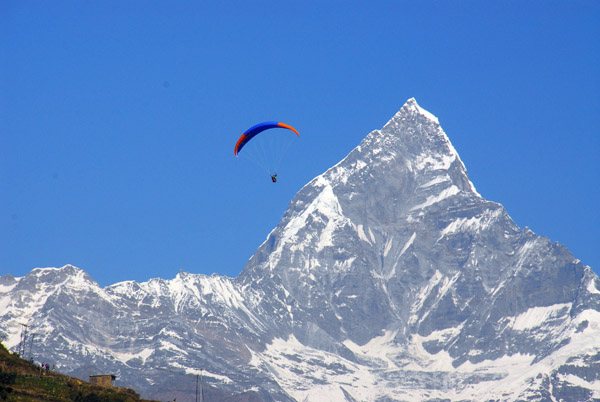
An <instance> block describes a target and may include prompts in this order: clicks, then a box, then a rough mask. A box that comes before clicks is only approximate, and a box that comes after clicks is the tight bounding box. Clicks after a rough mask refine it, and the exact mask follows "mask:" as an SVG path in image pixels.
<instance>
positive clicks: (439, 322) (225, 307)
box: [0, 99, 600, 402]
mask: <svg viewBox="0 0 600 402" xmlns="http://www.w3.org/2000/svg"><path fill="white" fill-rule="evenodd" d="M599 289H600V280H599V279H598V277H597V276H596V275H595V274H594V273H593V271H592V270H591V269H590V268H589V267H585V266H583V264H582V263H581V262H580V261H579V260H577V259H576V258H574V257H573V256H572V255H571V254H570V253H569V251H568V250H567V249H566V248H565V247H564V246H561V245H559V244H557V243H552V242H550V240H549V239H546V238H543V237H540V236H537V235H536V234H535V233H533V232H532V231H530V230H528V229H525V230H521V229H520V228H519V227H518V226H517V225H516V224H515V223H514V222H513V221H512V220H511V219H510V217H509V215H508V214H507V212H506V211H505V210H504V208H503V207H502V206H501V205H499V204H497V203H495V202H491V201H487V200H485V199H483V197H481V196H480V195H479V194H478V193H477V192H476V191H475V188H474V186H473V185H472V183H471V182H470V180H469V178H468V175H467V171H466V168H465V166H464V164H463V163H462V161H461V160H460V157H459V156H458V153H457V152H456V150H455V149H454V147H453V146H452V144H451V142H450V140H449V139H448V136H447V135H446V134H445V133H444V131H443V130H442V128H441V126H440V124H439V121H438V119H437V118H436V117H435V116H434V115H432V114H431V113H429V112H427V111H426V110H425V109H423V108H422V107H420V106H419V105H418V104H417V102H416V100H414V99H409V100H408V101H407V102H406V103H405V105H404V106H403V107H402V108H401V109H400V110H399V111H398V112H397V113H396V114H395V115H394V116H393V117H392V119H390V120H389V121H388V122H387V123H386V124H385V125H384V126H383V127H382V128H381V129H379V130H375V131H372V132H371V133H369V134H368V135H367V136H366V137H365V138H364V140H363V141H362V142H361V143H360V144H359V145H358V146H357V147H356V148H355V149H354V150H352V151H351V152H350V153H349V154H348V155H347V156H346V157H345V158H344V159H343V160H342V161H340V162H339V163H338V164H336V165H335V166H333V167H331V168H330V169H328V170H327V171H326V172H324V173H323V174H321V175H319V176H318V177H316V178H315V179H313V180H312V181H310V182H309V183H308V184H307V185H306V186H304V187H303V188H302V189H301V190H300V191H299V192H298V193H297V194H296V196H295V197H294V198H293V199H292V201H291V202H290V204H289V207H288V209H287V211H286V212H285V214H284V216H283V218H282V220H281V222H280V223H279V225H278V226H277V227H275V228H274V229H273V230H272V231H271V233H270V234H269V235H268V237H267V239H266V241H265V242H264V243H263V244H262V245H261V246H260V247H259V249H258V250H257V252H256V253H255V255H254V256H253V257H252V258H251V259H250V260H249V262H248V264H247V265H246V267H245V268H244V270H243V271H242V273H241V274H240V276H239V277H237V278H227V277H221V276H218V275H212V276H205V275H196V274H189V273H185V272H180V273H178V274H177V275H176V276H175V277H174V278H173V279H161V278H155V279H150V280H148V281H146V282H143V283H137V282H134V281H128V282H121V283H118V284H114V285H111V286H108V287H106V288H104V289H102V288H100V287H98V285H97V284H96V283H95V282H94V281H93V280H91V278H89V277H88V276H87V275H86V274H85V273H84V272H83V271H81V270H79V269H77V268H74V267H70V266H67V267H63V268H61V269H38V270H34V271H32V272H31V273H30V274H28V275H27V276H25V277H23V278H12V277H10V276H5V277H1V278H0V325H1V326H0V330H2V332H3V333H4V334H5V335H6V336H7V341H6V343H7V344H8V346H10V347H12V348H15V347H16V346H17V345H18V343H19V340H20V335H21V334H22V332H21V331H22V328H21V326H20V323H23V322H26V323H28V324H29V327H28V328H29V331H31V332H32V333H34V332H35V333H36V334H39V338H36V339H43V345H44V348H43V349H42V348H39V349H37V350H36V349H34V350H36V351H35V352H34V353H33V356H34V358H36V359H39V360H42V359H43V360H44V361H48V360H51V361H56V363H57V367H58V368H59V370H60V371H64V372H68V373H71V374H74V375H78V376H81V377H82V378H87V375H89V374H95V373H97V372H113V373H116V374H118V376H119V378H120V379H123V385H127V386H131V387H134V388H136V389H138V390H140V391H142V393H143V394H144V395H145V396H148V397H152V398H156V399H172V398H173V397H177V398H178V400H180V401H186V400H188V401H192V400H194V391H195V386H196V382H195V381H194V380H190V378H196V375H198V374H202V375H203V379H204V380H203V381H204V383H203V386H204V387H205V390H206V394H205V395H206V397H207V399H209V400H225V399H226V400H236V398H237V400H255V401H322V400H329V401H340V402H341V401H358V400H361V401H389V400H407V401H427V400H429V401H439V400H464V401H479V400H503V401H527V400H530V401H552V400H577V401H588V400H589V401H591V400H597V399H598V398H599V397H600V380H599V379H600V363H599V359H598V356H600V341H599V340H600V290H599ZM42 350H43V351H42ZM42 353H43V358H42ZM190 376H193V377H190ZM232 395H237V396H234V397H232ZM231 398H233V399H231Z"/></svg>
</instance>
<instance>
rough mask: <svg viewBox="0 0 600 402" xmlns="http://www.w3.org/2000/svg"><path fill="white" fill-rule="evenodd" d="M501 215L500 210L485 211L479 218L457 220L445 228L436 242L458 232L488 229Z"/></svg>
mask: <svg viewBox="0 0 600 402" xmlns="http://www.w3.org/2000/svg"><path fill="white" fill-rule="evenodd" d="M500 214H501V210H499V209H498V210H493V211H490V210H486V211H485V212H484V213H483V214H482V215H481V216H474V217H472V218H458V219H456V220H455V221H453V222H451V223H450V224H449V225H448V226H446V227H445V228H444V229H443V230H442V233H441V236H440V237H439V239H438V240H440V239H441V238H443V237H444V236H446V235H449V234H452V233H459V232H479V231H483V230H485V229H487V228H489V227H490V226H491V225H492V224H493V223H494V222H495V221H496V219H497V218H498V216H499V215H500Z"/></svg>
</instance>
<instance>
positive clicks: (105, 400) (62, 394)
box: [0, 343, 145, 402]
mask: <svg viewBox="0 0 600 402" xmlns="http://www.w3.org/2000/svg"><path fill="white" fill-rule="evenodd" d="M0 401H26V402H37V401H44V402H54V401H55V402H63V401H64V402H67V401H75V402H144V401H145V400H144V399H140V397H139V395H138V394H137V393H136V392H135V391H133V390H131V389H127V388H105V387H100V386H97V385H92V384H90V383H88V382H85V381H82V380H80V379H77V378H73V377H69V376H66V375H62V374H58V373H55V372H52V371H47V370H41V368H40V366H38V365H36V364H33V363H30V362H28V361H26V360H24V359H21V358H20V357H19V356H17V355H16V354H11V353H10V352H9V351H8V350H7V349H6V348H5V347H4V345H2V344H1V343H0Z"/></svg>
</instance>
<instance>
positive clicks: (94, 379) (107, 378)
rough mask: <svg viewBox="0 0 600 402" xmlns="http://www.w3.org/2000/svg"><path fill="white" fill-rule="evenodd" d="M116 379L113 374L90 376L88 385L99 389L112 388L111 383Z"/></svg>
mask: <svg viewBox="0 0 600 402" xmlns="http://www.w3.org/2000/svg"><path fill="white" fill-rule="evenodd" d="M116 378H117V376H116V375H114V374H100V375H91V376H90V384H94V385H99V386H101V387H109V388H110V387H112V386H113V381H114V380H115V379H116Z"/></svg>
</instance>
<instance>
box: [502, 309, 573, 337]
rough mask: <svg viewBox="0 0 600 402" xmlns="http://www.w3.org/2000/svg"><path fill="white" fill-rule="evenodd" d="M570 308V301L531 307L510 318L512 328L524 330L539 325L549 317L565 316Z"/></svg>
mask: <svg viewBox="0 0 600 402" xmlns="http://www.w3.org/2000/svg"><path fill="white" fill-rule="evenodd" d="M570 308H571V303H561V304H554V305H552V306H545V307H532V308H530V309H529V310H527V311H526V312H524V313H522V314H519V315H518V316H516V317H513V318H511V319H510V320H511V321H512V328H513V329H514V330H517V331H525V330H530V329H533V328H536V327H539V326H541V325H543V324H544V323H545V322H546V321H548V320H550V319H554V318H559V317H563V316H565V315H566V314H567V313H568V311H569V309H570Z"/></svg>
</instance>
